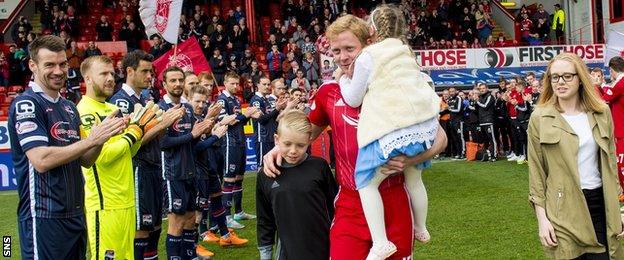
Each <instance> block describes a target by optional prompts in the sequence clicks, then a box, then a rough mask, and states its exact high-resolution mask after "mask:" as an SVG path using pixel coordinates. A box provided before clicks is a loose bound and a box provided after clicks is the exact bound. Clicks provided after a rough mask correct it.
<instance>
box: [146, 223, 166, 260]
mask: <svg viewBox="0 0 624 260" xmlns="http://www.w3.org/2000/svg"><path fill="white" fill-rule="evenodd" d="M161 230H162V229H160V228H158V229H156V230H154V231H152V232H150V234H149V241H148V243H147V249H146V250H145V254H144V256H145V258H147V259H157V258H158V241H160V232H161Z"/></svg>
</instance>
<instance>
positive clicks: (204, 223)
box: [197, 209, 210, 234]
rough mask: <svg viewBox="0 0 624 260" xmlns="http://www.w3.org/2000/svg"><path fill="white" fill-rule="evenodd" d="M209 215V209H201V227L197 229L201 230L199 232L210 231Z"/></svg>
mask: <svg viewBox="0 0 624 260" xmlns="http://www.w3.org/2000/svg"><path fill="white" fill-rule="evenodd" d="M209 216H210V211H209V210H208V209H202V210H201V219H200V220H199V227H198V229H197V230H198V231H199V234H203V233H204V232H206V231H208V218H209Z"/></svg>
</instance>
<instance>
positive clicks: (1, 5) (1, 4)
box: [0, 0, 20, 29]
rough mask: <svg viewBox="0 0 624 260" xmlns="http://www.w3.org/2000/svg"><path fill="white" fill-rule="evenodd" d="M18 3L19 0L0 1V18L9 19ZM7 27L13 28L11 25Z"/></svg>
mask: <svg viewBox="0 0 624 260" xmlns="http://www.w3.org/2000/svg"><path fill="white" fill-rule="evenodd" d="M19 3H20V1H17V0H4V1H0V20H4V19H9V17H10V16H11V14H12V13H13V11H15V8H17V5H19ZM9 29H13V27H9Z"/></svg>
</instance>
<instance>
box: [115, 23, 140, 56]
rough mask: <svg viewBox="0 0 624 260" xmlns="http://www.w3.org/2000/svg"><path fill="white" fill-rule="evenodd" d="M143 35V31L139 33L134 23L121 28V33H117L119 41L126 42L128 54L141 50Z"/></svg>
mask: <svg viewBox="0 0 624 260" xmlns="http://www.w3.org/2000/svg"><path fill="white" fill-rule="evenodd" d="M143 34H144V31H139V29H137V28H136V24H135V23H134V22H130V24H128V27H127V28H122V29H121V31H119V39H120V40H122V41H126V46H127V47H128V52H132V51H134V50H137V49H140V48H141V40H142V39H143Z"/></svg>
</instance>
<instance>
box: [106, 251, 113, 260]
mask: <svg viewBox="0 0 624 260" xmlns="http://www.w3.org/2000/svg"><path fill="white" fill-rule="evenodd" d="M114 259H115V250H106V252H105V253H104V260H114Z"/></svg>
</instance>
